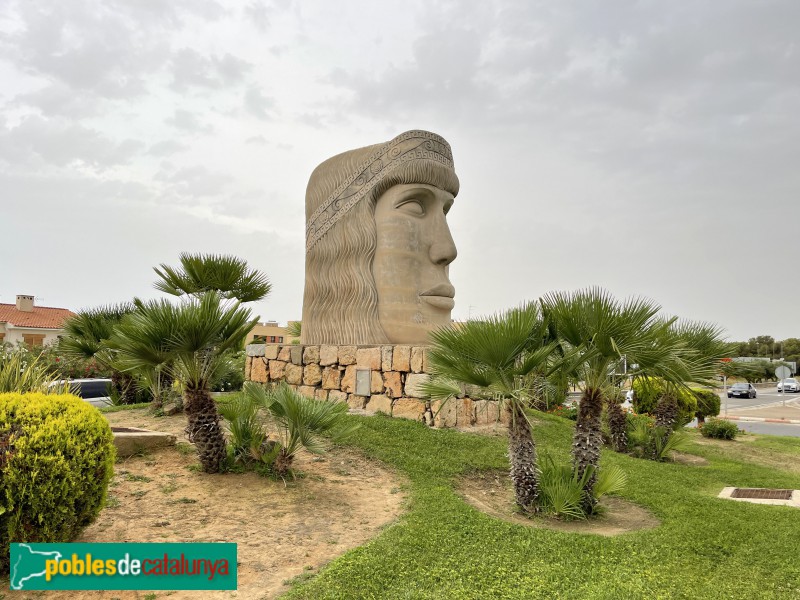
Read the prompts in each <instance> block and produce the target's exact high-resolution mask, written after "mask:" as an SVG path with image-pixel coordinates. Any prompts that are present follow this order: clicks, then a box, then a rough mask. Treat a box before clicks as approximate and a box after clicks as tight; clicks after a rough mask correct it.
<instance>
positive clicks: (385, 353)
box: [381, 346, 392, 371]
mask: <svg viewBox="0 0 800 600" xmlns="http://www.w3.org/2000/svg"><path fill="white" fill-rule="evenodd" d="M391 370H392V346H381V371H391Z"/></svg>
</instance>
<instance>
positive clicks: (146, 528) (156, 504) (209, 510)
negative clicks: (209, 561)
mask: <svg viewBox="0 0 800 600" xmlns="http://www.w3.org/2000/svg"><path fill="white" fill-rule="evenodd" d="M106 416H107V417H108V420H109V421H110V422H111V423H112V424H113V425H114V426H120V427H143V428H145V429H150V430H153V431H164V432H167V433H173V434H175V435H177V436H178V440H179V446H178V447H171V448H160V449H158V450H155V451H153V453H152V454H146V455H144V456H134V457H131V458H127V459H124V460H122V461H121V462H118V463H117V464H116V465H115V469H114V479H113V480H112V482H111V486H110V488H109V504H108V506H107V507H106V508H105V509H104V510H103V511H102V513H101V514H100V516H99V517H98V519H97V521H95V523H93V524H92V525H91V526H90V527H89V528H88V529H87V530H86V531H85V532H84V533H83V535H82V536H81V537H80V538H79V539H78V540H75V541H77V542H236V543H237V544H238V560H239V567H238V568H239V571H238V586H239V589H238V591H236V592H200V594H202V596H199V595H198V592H189V591H178V592H167V591H157V592H155V596H150V597H155V598H163V597H169V598H181V599H183V598H198V597H202V598H204V599H205V598H209V599H213V598H248V599H249V598H254V599H255V598H258V599H262V598H274V597H275V596H277V595H279V594H280V593H282V592H285V591H286V590H287V589H288V587H287V586H286V585H285V583H284V582H286V581H288V580H291V579H292V578H294V577H298V576H308V575H310V574H314V573H316V572H317V571H318V570H319V569H320V567H322V566H323V565H325V564H326V563H327V562H329V561H330V560H331V559H333V558H336V557H337V556H339V555H341V554H343V553H344V552H345V551H347V550H349V549H351V548H354V547H356V546H360V545H362V544H364V543H365V542H367V541H368V540H369V539H371V538H373V537H375V536H376V535H377V534H378V533H379V532H380V531H381V530H382V529H383V528H385V527H386V526H387V525H389V524H390V523H392V522H393V521H395V520H396V519H397V517H398V516H399V515H400V514H401V512H402V509H403V505H404V500H405V495H404V492H403V491H402V488H403V486H404V481H403V480H402V479H401V478H400V477H398V476H397V475H395V474H394V473H392V472H390V471H388V470H387V469H386V468H385V467H384V466H382V465H381V464H380V463H378V462H375V461H370V460H368V459H366V458H365V457H363V456H362V455H360V454H358V453H357V452H355V451H351V450H341V449H335V450H333V451H331V452H330V453H329V454H326V455H325V456H323V457H316V456H313V455H309V454H304V455H300V456H299V457H298V458H297V459H296V468H297V470H298V471H299V472H301V473H302V474H303V477H301V478H298V479H296V480H293V481H287V482H286V483H284V482H283V481H273V480H271V479H269V478H265V477H260V476H258V475H256V474H255V473H245V474H225V475H207V474H203V473H200V472H198V470H197V469H196V466H197V465H198V461H197V457H196V455H195V453H194V447H193V446H190V445H188V442H186V445H182V444H180V442H181V440H185V436H184V435H183V429H184V428H185V426H186V417H185V416H183V415H176V416H174V417H162V418H154V417H150V416H148V415H146V414H145V413H144V411H138V410H137V411H123V412H118V413H109V414H107V415H106ZM8 594H9V596H8V597H9V598H17V597H19V598H22V597H30V593H23V592H8ZM36 594H37V597H39V596H38V594H40V592H37V593H36ZM145 595H146V592H119V591H117V592H46V593H42V595H41V597H43V598H47V599H58V600H67V599H72V598H92V599H95V598H97V599H99V598H119V599H121V600H122V599H132V598H144V597H145ZM0 596H2V594H0Z"/></svg>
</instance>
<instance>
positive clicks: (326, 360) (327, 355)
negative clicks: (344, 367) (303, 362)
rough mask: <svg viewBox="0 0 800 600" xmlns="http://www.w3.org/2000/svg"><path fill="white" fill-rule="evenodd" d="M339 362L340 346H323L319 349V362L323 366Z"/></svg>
mask: <svg viewBox="0 0 800 600" xmlns="http://www.w3.org/2000/svg"><path fill="white" fill-rule="evenodd" d="M338 362H339V347H338V346H322V347H320V349H319V364H320V365H321V366H323V367H327V366H329V365H335V364H336V363H338Z"/></svg>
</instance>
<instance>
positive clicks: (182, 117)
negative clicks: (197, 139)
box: [164, 108, 214, 133]
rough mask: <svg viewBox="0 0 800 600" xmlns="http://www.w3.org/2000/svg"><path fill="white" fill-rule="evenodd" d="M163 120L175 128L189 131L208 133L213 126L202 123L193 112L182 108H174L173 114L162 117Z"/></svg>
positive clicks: (212, 129)
mask: <svg viewBox="0 0 800 600" xmlns="http://www.w3.org/2000/svg"><path fill="white" fill-rule="evenodd" d="M164 122H165V123H167V124H168V125H172V126H173V127H175V128H176V129H181V130H183V131H188V132H191V133H210V132H212V131H214V128H213V126H211V125H208V124H206V123H203V122H202V121H200V119H198V118H197V117H196V116H195V115H194V113H191V112H189V111H188V110H184V109H182V108H178V109H175V114H173V115H172V116H171V117H168V118H166V119H164Z"/></svg>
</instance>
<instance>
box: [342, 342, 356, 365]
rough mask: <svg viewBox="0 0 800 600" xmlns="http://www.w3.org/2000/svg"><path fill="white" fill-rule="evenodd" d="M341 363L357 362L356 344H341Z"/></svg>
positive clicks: (352, 363)
mask: <svg viewBox="0 0 800 600" xmlns="http://www.w3.org/2000/svg"><path fill="white" fill-rule="evenodd" d="M339 364H340V365H345V366H346V365H354V364H356V347H355V346H339Z"/></svg>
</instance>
